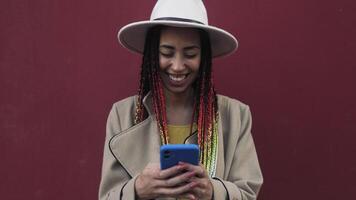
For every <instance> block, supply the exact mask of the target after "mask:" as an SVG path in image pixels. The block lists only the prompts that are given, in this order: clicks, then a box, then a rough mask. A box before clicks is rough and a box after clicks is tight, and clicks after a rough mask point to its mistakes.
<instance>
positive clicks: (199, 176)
mask: <svg viewBox="0 0 356 200" xmlns="http://www.w3.org/2000/svg"><path fill="white" fill-rule="evenodd" d="M179 165H181V166H182V169H185V170H187V171H191V172H194V173H195V176H194V177H192V178H191V179H190V181H194V182H196V183H198V184H197V186H196V187H194V188H192V189H191V192H192V194H193V195H194V196H195V198H196V199H199V200H211V199H212V198H213V185H212V183H211V181H210V179H209V176H208V174H207V172H206V170H205V169H204V166H202V165H198V166H197V165H192V164H189V163H183V162H180V163H179Z"/></svg>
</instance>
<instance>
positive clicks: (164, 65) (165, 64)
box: [159, 56, 168, 70]
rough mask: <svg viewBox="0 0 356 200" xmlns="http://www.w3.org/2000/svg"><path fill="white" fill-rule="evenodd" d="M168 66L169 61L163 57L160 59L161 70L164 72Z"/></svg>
mask: <svg viewBox="0 0 356 200" xmlns="http://www.w3.org/2000/svg"><path fill="white" fill-rule="evenodd" d="M167 65H168V60H167V59H166V58H164V57H162V56H160V57H159V68H160V69H161V70H164V69H165V68H167Z"/></svg>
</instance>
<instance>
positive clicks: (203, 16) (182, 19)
mask: <svg viewBox="0 0 356 200" xmlns="http://www.w3.org/2000/svg"><path fill="white" fill-rule="evenodd" d="M157 25H165V26H173V27H191V28H198V29H202V30H205V31H206V32H207V33H208V34H209V37H210V43H211V51H212V57H219V56H224V55H228V54H231V53H233V52H234V51H235V50H236V49H237V46H238V42H237V40H236V38H235V37H234V36H233V35H232V34H230V33H229V32H227V31H225V30H223V29H220V28H217V27H214V26H210V25H209V24H208V16H207V12H206V9H205V6H204V4H203V2H202V0H158V1H157V3H156V5H155V7H154V8H153V10H152V13H151V17H150V20H146V21H139V22H133V23H130V24H128V25H126V26H124V27H122V28H121V29H120V31H119V33H118V39H119V42H120V43H121V44H122V45H123V46H124V47H126V48H128V49H130V50H132V51H134V52H138V53H141V54H142V53H143V50H144V45H145V39H146V33H147V31H148V30H149V29H150V28H151V27H154V26H157Z"/></svg>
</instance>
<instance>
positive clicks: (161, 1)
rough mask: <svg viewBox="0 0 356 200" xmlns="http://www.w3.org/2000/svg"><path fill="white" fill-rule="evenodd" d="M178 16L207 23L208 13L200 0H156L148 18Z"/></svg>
mask: <svg viewBox="0 0 356 200" xmlns="http://www.w3.org/2000/svg"><path fill="white" fill-rule="evenodd" d="M160 18H161V19H162V18H163V19H164V18H180V19H184V20H191V21H196V22H200V23H202V24H205V25H208V15H207V12H206V9H205V6H204V4H203V1H202V0H158V1H157V3H156V5H155V7H154V8H153V10H152V13H151V18H150V20H151V21H153V20H157V19H160Z"/></svg>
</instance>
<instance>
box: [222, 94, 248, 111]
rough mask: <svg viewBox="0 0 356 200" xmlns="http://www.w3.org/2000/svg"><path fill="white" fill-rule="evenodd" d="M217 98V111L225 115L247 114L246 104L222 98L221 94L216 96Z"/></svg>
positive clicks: (226, 97)
mask: <svg viewBox="0 0 356 200" xmlns="http://www.w3.org/2000/svg"><path fill="white" fill-rule="evenodd" d="M217 98H218V107H219V108H218V109H219V111H220V112H221V113H226V114H231V113H234V114H240V115H245V114H246V113H249V112H250V111H249V110H250V108H249V106H248V105H247V104H245V103H243V102H241V101H239V100H237V99H234V98H231V97H228V96H224V95H221V94H218V95H217Z"/></svg>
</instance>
